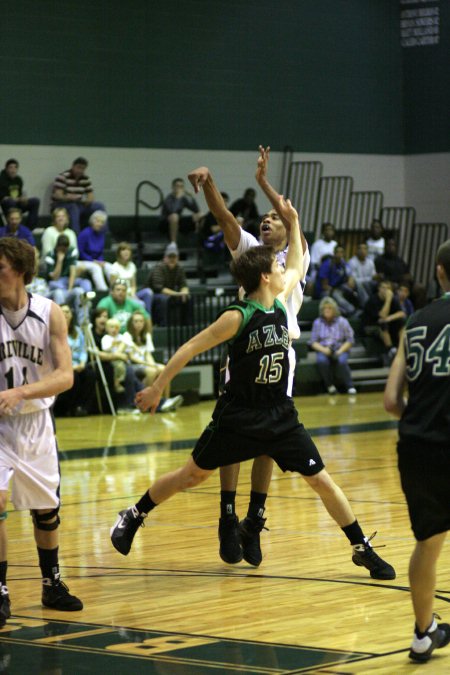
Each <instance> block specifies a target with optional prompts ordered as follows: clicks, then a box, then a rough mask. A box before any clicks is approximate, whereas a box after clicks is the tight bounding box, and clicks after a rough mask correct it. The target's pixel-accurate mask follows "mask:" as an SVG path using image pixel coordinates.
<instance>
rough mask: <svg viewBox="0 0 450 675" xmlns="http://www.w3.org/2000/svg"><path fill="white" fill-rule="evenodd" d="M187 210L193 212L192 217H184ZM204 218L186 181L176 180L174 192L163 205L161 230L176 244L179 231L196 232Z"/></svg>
mask: <svg viewBox="0 0 450 675" xmlns="http://www.w3.org/2000/svg"><path fill="white" fill-rule="evenodd" d="M185 209H187V210H188V211H191V212H192V216H189V217H182V213H183V211H184V210H185ZM202 217H203V214H202V213H201V212H200V208H199V205H198V204H197V202H196V200H195V199H194V197H193V196H192V195H191V194H189V193H187V192H186V190H185V187H184V180H183V179H182V178H174V179H173V181H172V192H171V193H170V194H169V195H167V197H166V198H165V199H164V201H163V203H162V207H161V221H160V227H161V229H162V230H163V231H164V232H167V233H168V235H169V239H170V241H173V242H176V241H177V239H178V231H179V230H180V231H181V232H195V231H196V230H197V228H198V224H199V222H200V220H201V218H202Z"/></svg>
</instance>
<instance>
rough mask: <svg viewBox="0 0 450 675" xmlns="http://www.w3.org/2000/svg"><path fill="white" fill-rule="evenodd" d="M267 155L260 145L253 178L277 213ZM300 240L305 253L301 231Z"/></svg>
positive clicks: (305, 244)
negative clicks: (268, 171) (268, 175)
mask: <svg viewBox="0 0 450 675" xmlns="http://www.w3.org/2000/svg"><path fill="white" fill-rule="evenodd" d="M269 154H270V146H269V145H268V146H267V148H264V147H263V146H262V145H260V146H259V157H258V164H257V167H256V174H255V178H256V182H257V183H258V185H259V187H260V188H261V190H262V191H263V192H264V194H265V195H266V197H267V199H268V200H269V201H270V203H271V204H272V206H273V208H274V209H275V210H276V211H277V210H278V209H277V205H278V204H279V200H280V195H279V194H278V192H277V191H276V190H275V188H274V187H273V186H272V185H271V184H270V183H269V180H268V178H267V168H268V166H269ZM300 239H301V244H302V252H303V253H305V251H306V249H307V248H308V244H307V241H306V239H305V236H304V234H303V232H302V231H301V230H300ZM305 271H306V270H305Z"/></svg>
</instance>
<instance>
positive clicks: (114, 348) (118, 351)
mask: <svg viewBox="0 0 450 675" xmlns="http://www.w3.org/2000/svg"><path fill="white" fill-rule="evenodd" d="M105 329H106V332H105V335H104V336H103V337H102V343H101V347H102V352H106V353H108V354H112V355H114V356H115V357H116V358H114V359H112V360H111V363H112V367H113V371H114V391H115V392H116V393H117V394H121V393H123V392H124V391H125V387H124V386H123V384H122V383H123V382H124V380H125V373H126V366H125V363H127V361H125V359H123V356H122V355H124V354H125V355H126V350H127V345H126V342H125V340H124V339H123V335H122V334H121V332H120V323H119V321H118V320H117V319H115V318H114V317H112V318H111V319H108V320H107V321H106V326H105Z"/></svg>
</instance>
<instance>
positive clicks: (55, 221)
mask: <svg viewBox="0 0 450 675" xmlns="http://www.w3.org/2000/svg"><path fill="white" fill-rule="evenodd" d="M60 234H65V235H66V237H68V238H69V243H70V246H71V247H72V248H73V249H74V251H76V252H77V255H78V241H77V235H76V234H75V232H74V231H73V230H72V228H71V227H70V222H69V214H68V213H67V210H66V209H63V208H58V209H55V210H54V211H53V212H52V222H51V225H49V226H48V227H46V228H45V230H44V232H43V234H42V239H41V255H42V257H43V258H45V256H46V255H47V254H48V253H50V252H51V251H53V250H54V248H55V246H56V240H57V239H58V237H59V235H60Z"/></svg>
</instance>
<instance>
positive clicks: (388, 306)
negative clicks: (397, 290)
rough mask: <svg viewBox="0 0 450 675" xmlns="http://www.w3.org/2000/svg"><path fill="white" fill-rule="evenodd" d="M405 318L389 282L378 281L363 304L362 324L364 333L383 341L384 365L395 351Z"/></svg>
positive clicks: (392, 357) (389, 360) (388, 362)
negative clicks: (376, 286)
mask: <svg viewBox="0 0 450 675" xmlns="http://www.w3.org/2000/svg"><path fill="white" fill-rule="evenodd" d="M405 319H406V314H405V312H404V311H403V310H402V308H401V306H400V302H399V301H398V299H397V298H396V297H395V295H394V291H393V290H392V284H391V282H390V281H380V283H379V284H378V288H377V290H376V291H375V292H374V293H372V295H371V296H370V298H369V299H368V301H367V302H366V304H365V306H364V311H363V324H364V331H365V333H366V335H369V336H373V337H377V338H379V339H380V340H381V342H382V343H383V345H384V348H385V354H384V359H383V360H384V363H385V365H389V364H390V363H391V362H392V360H393V359H394V356H395V354H396V353H397V347H398V342H399V336H400V331H401V329H402V328H403V326H404V323H405Z"/></svg>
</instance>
